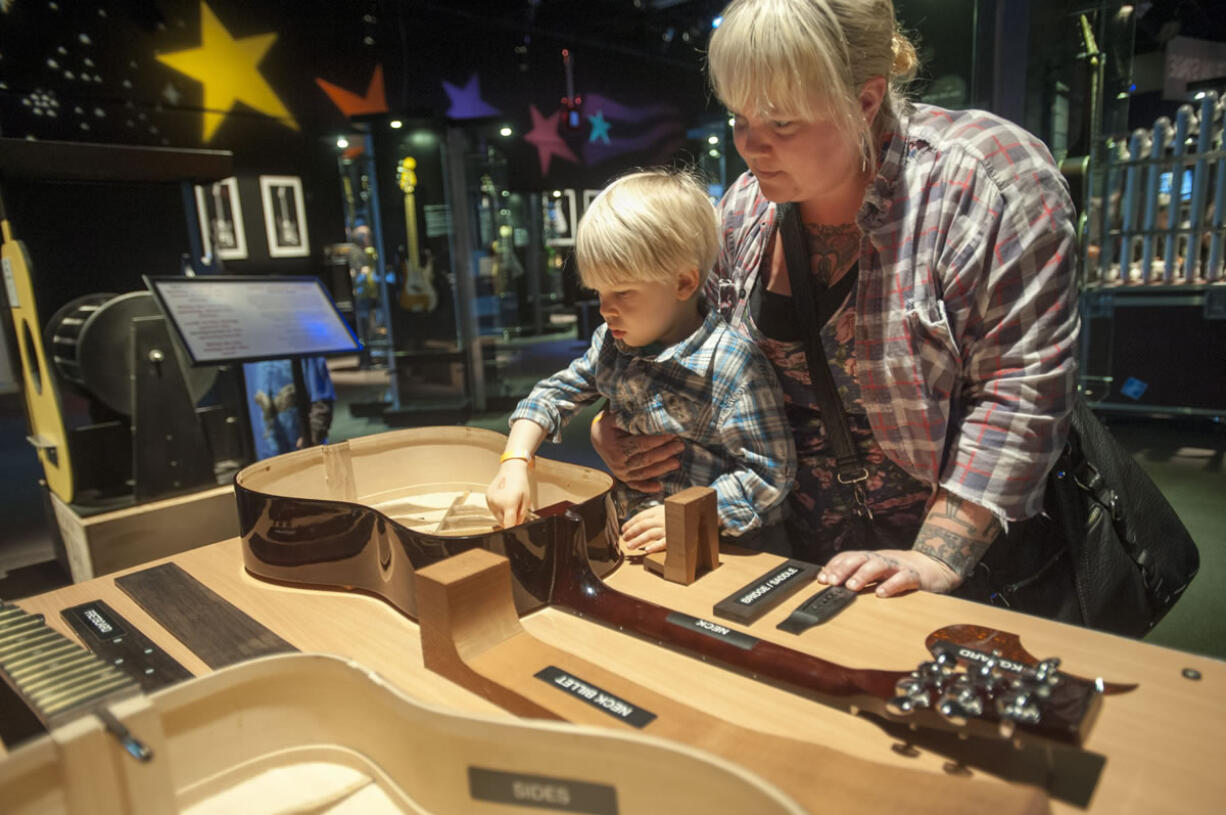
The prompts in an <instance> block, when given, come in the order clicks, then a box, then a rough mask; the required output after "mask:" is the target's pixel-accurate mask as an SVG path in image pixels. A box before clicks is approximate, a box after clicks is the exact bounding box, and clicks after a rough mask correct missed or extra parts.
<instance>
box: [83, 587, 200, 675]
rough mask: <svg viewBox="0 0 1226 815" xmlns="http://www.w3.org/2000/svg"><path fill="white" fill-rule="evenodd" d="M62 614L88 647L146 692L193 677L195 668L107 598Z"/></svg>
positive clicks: (84, 604)
mask: <svg viewBox="0 0 1226 815" xmlns="http://www.w3.org/2000/svg"><path fill="white" fill-rule="evenodd" d="M60 616H61V617H63V618H64V621H65V622H67V623H68V624H69V625H70V626H72V628H73V630H74V631H76V632H77V633H78V634H80V635H81V641H82V642H84V643H85V647H86V648H88V649H89V650H91V651H93V652H94V653H95V654H97V655H98V656H99V657H101V658H102V659H103V660H104V661H105V662H109V663H110V664H111V665H114V666H115V667H116V668H118V669H119V670H121V671H123V672H124V673H125V674H127V675H128V676H130V677H131V678H132V679H135V680H136V681H137V682H139V683H140V687H141V690H143V691H144V692H145V693H153V692H154V691H155V690H158V689H159V688H164V687H166V686H167V685H173V684H174V683H176V682H181V681H183V680H184V679H191V678H192V674H191V671H189V670H187V668H184V667H183V666H182V665H180V664H179V662H178V661H177V660H176V659H175V658H174V657H172V656H171V655H170V654H168V653H166V652H165V651H164V650H162V648H161V647H160V646H158V645H157V644H156V643H154V642H153V641H152V640H150V639H149V638H148V637H146V636H145V635H144V634H143V633H141V631H140V630H139V629H138V628H136V626H134V625H132V623H130V622H128V621H127V620H126V619H124V618H123V616H122V615H120V614H119V612H117V611H115V609H113V608H111V607H110V606H108V605H107V604H106V601H104V600H94V601H93V602H90V603H82V604H81V605H79V606H72V607H71V608H66V609H63V610H62V611H60Z"/></svg>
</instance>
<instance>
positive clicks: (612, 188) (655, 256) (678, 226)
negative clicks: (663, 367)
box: [575, 169, 719, 291]
mask: <svg viewBox="0 0 1226 815" xmlns="http://www.w3.org/2000/svg"><path fill="white" fill-rule="evenodd" d="M718 254H719V219H718V216H716V214H715V207H714V206H713V205H712V204H711V199H710V198H709V197H708V196H707V191H706V187H705V185H704V184H703V183H702V182H701V181H699V179H698V178H697V177H696V176H695V175H694V174H693V173H690V172H686V171H674V170H663V169H659V170H640V171H638V172H635V173H631V174H629V175H625V176H622V177H621V178H619V179H617V180H616V181H614V182H613V183H612V184H610V185H609V186H607V187H605V189H604V190H603V191H602V192H601V193H600V195H598V196H596V199H595V200H594V201H592V203H591V205H590V206H589V207H588V208H587V212H586V213H584V215H583V218H582V219H581V220H580V221H579V228H578V230H577V231H576V233H575V260H576V262H577V263H578V264H579V279H580V280H581V281H582V282H583V285H584V286H586V287H588V288H596V287H598V286H602V285H603V286H610V285H614V284H618V283H627V282H633V281H656V282H661V283H671V282H672V281H674V280H675V279H676V276H677V272H678V271H680V270H681V269H682V268H690V267H694V268H697V269H698V276H699V290H700V291H701V284H702V283H703V282H705V281H706V279H707V273H708V272H709V271H710V270H711V266H712V265H713V264H714V263H715V258H716V255H718Z"/></svg>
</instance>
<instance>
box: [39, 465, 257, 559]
mask: <svg viewBox="0 0 1226 815" xmlns="http://www.w3.org/2000/svg"><path fill="white" fill-rule="evenodd" d="M51 505H52V508H53V509H54V511H55V521H56V524H57V525H58V526H59V529H60V535H61V537H62V538H63V540H64V549H65V553H66V557H67V560H68V563H67V564H66V566H67V568H68V570H69V572H70V573H71V574H72V580H73V582H74V583H79V582H81V581H82V580H89V579H90V578H92V577H96V576H97V575H102V574H106V573H108V572H113V571H116V570H118V569H123V568H126V567H128V566H135V565H136V564H138V563H144V562H146V561H149V560H153V559H155V558H160V557H165V556H167V555H173V554H177V553H179V552H184V551H187V550H188V549H195V548H196V547H197V546H204V545H205V544H208V543H214V542H216V541H219V540H225V539H227V538H232V537H234V536H236V535H237V534H238V510H237V507H236V504H235V502H234V488H233V487H232V486H229V485H225V486H220V487H212V488H210V489H207V490H201V491H199V492H193V493H189V494H187V495H176V496H175V497H173V498H165V499H163V500H161V501H151V502H149V503H145V504H138V505H136V506H132V507H124V508H123V509H117V510H112V511H110V512H102V513H98V514H96V515H85V516H82V515H81V514H79V513H78V511H77V509H76V508H75V507H73V506H72V505H71V504H66V503H64V501H62V500H61V499H60V497H59V496H58V495H56V494H55V493H51Z"/></svg>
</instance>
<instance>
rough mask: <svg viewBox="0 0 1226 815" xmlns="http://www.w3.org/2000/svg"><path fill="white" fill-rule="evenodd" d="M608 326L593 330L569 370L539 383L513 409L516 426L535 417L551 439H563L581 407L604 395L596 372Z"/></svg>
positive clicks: (535, 420) (557, 440)
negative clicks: (568, 425) (520, 421)
mask: <svg viewBox="0 0 1226 815" xmlns="http://www.w3.org/2000/svg"><path fill="white" fill-rule="evenodd" d="M606 334H608V326H606V325H600V326H599V327H597V329H596V331H595V332H594V333H593V334H592V344H591V345H590V346H588V349H587V352H586V353H585V354H584V355H583V356H581V357H579V358H578V359H576V360H575V361H574V362H572V363H571V364H570V365H569V366H568V367H567V368H566V369H565V370H562V371H558V372H557V373H556V374H554V375H553V376H550V377H547V378H545V379H542V380H541V381H540V382H538V383H536V387H534V388H533V389H532V392H531V393H529V394H528V395H527V396H526V397H524V399H523V401H521V402H520V403H519V404H518V405H517V406H516V407H515V410H514V411H513V412H512V413H511V418H510V422H511V425H512V426H514V424H515V422H516V421H518V420H520V419H531V420H532V421H534V422H536V423H537V424H538V425H540V426H541V427H543V428H544V429H545V435H546V436H547V437H548V438H549V440H550V441H553V442H559V441H561V440H562V426H563V425H565V424H566V423H567V422H568V421H570V419H571V417H573V416H574V415H575V414H576V413H578V412H579V410H580V408H582V407H583V406H584V405H587V404H589V403H591V402H594V401H595V400H596V399H598V398H599V397H600V391H599V390H598V389H597V387H596V372H597V370H598V369H599V367H600V365H601V359H600V357H601V350H602V349H603V348H604V345H605V336H606Z"/></svg>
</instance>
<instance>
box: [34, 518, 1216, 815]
mask: <svg viewBox="0 0 1226 815" xmlns="http://www.w3.org/2000/svg"><path fill="white" fill-rule="evenodd" d="M173 559H174V561H175V562H177V563H179V564H180V565H181V566H182V567H183V568H184V569H186V570H187V571H188V572H190V573H191V574H193V575H194V576H196V577H197V578H198V579H199V580H201V581H202V582H203V583H205V584H206V585H207V586H209V587H210V588H212V589H213V590H214V591H216V592H217V593H218V594H220V595H221V596H223V597H224V598H226V599H227V600H229V601H230V602H232V603H234V604H235V605H236V606H238V607H239V608H241V609H243V610H244V611H246V612H247V613H248V614H250V615H251V616H252V617H254V618H255V619H257V620H258V621H260V622H261V623H263V624H264V625H266V626H268V627H269V628H271V629H272V630H273V631H275V632H277V633H278V634H279V635H281V636H282V637H284V638H285V639H286V640H288V641H289V642H290V643H291V644H293V645H294V646H295V647H297V648H299V649H300V650H302V651H305V652H321V653H330V654H336V655H341V656H346V657H350V658H353V659H356V660H358V661H359V662H361V663H362V664H364V665H366V666H367V667H369V668H371V669H372V670H374V671H376V672H377V673H379V674H381V675H382V676H384V677H386V678H387V679H388V680H389V681H391V682H392V683H393V684H395V685H396V686H398V687H400V688H402V689H403V690H404V691H405V692H406V693H408V694H409V695H410V696H413V697H415V698H418V699H421V700H423V701H425V702H427V703H430V704H437V705H442V706H444V707H453V708H456V709H460V710H469V711H477V712H483V713H487V714H490V715H493V716H495V717H506V716H508V715H509V714H507V713H505V712H504V711H502V710H501V709H499V708H498V707H497V706H495V705H493V704H492V703H490V702H488V701H487V700H485V699H483V698H481V697H479V696H477V695H476V694H474V693H471V692H469V691H467V690H464V689H463V688H461V687H460V686H458V685H456V684H454V683H452V682H449V681H447V680H445V679H443V678H442V677H440V676H438V675H437V674H434V673H433V672H431V671H428V670H427V669H426V668H425V667H424V665H423V662H422V654H421V639H420V636H419V633H418V628H417V625H416V624H415V623H414V622H412V621H411V620H408V619H407V618H405V617H404V616H402V615H401V614H399V613H398V612H396V611H395V610H393V609H392V608H391V607H390V606H388V605H387V604H386V603H384V602H382V601H381V600H378V599H375V598H373V597H369V596H362V595H357V594H352V593H345V592H339V591H322V590H309V589H301V588H295V587H288V586H280V585H273V584H270V583H267V582H263V581H260V580H257V579H256V578H253V577H251V576H250V575H248V574H247V573H246V572H245V571H244V569H243V567H242V558H241V553H240V548H239V542H238V541H237V540H229V541H224V542H222V543H218V544H214V545H211V546H207V547H203V548H200V549H195V550H192V551H190V552H184V553H182V554H179V555H176V556H174V558H173ZM721 561H722V565H721V566H720V568H718V569H716V570H715V571H713V572H710V573H708V574H706V575H703V576H702V577H700V578H699V579H698V580H697V581H696V582H695V583H694V584H693V585H691V586H682V585H679V584H674V583H670V582H668V581H665V580H663V579H661V578H659V577H657V576H655V575H651V574H648V573H646V572H645V571H644V570H643V569H642V567H640V566H623V567H622V568H620V569H618V570H617V571H616V572H614V573H613V574H612V575H610V576H609V578H608V579H607V582H608V583H609V584H610V585H611V586H613V587H614V588H616V589H618V590H620V591H624V592H627V593H630V594H635V595H638V596H641V597H643V598H645V599H648V600H651V601H652V602H655V603H659V604H661V605H664V606H667V607H669V608H673V609H676V610H678V611H682V612H685V613H688V614H692V615H694V616H699V617H704V618H708V619H709V618H710V617H711V608H712V606H713V605H714V603H716V602H718V601H719V600H720V599H722V598H723V597H725V596H727V595H728V594H729V593H730V592H732V591H734V590H736V589H738V588H740V587H741V586H743V585H744V584H745V583H747V582H749V581H751V580H752V579H754V578H756V577H757V576H758V575H760V574H762V573H763V572H766V571H768V570H769V569H770V568H771V567H773V566H775V565H777V564H778V563H781V562H782V559H781V558H777V557H775V556H772V555H766V554H748V553H744V552H738V551H736V550H730V549H727V548H725V549H724V550H723V551H722V552H721ZM402 578H403V579H408V575H403V576H401V575H396V576H395V577H394V579H402ZM817 588H818V587H817V585H816V584H814V586H813V589H812V590H805V591H802V592H800V593H799V594H798V595H796V597H794V598H792V599H791V600H789V601H788V602H786V603H784V604H783V605H781V606H780V607H779V608H776V609H774V610H773V611H771V612H769V613H767V614H766V615H765V616H764V617H763V618H762V619H761V620H759V621H758V622H756V623H754V624H753V625H752V626H739V625H737V624H735V623H730V622H728V621H726V620H721V621H720V622H721V624H724V625H729V626H731V627H733V628H737V629H738V630H743V631H746V632H748V633H751V634H753V635H754V636H757V637H761V638H763V639H769V640H773V641H776V642H779V643H781V644H785V645H789V646H791V647H795V648H799V649H801V650H804V651H808V652H810V653H813V654H815V655H817V656H820V657H823V658H826V659H830V660H833V661H836V662H839V663H841V664H844V665H847V666H851V667H866V668H883V669H901V668H907V667H913V666H914V665H915V664H916V663H918V662H919V661H920V660H922V659H924V658H926V656H927V653H926V651H925V648H924V638H925V637H926V636H927V635H928V633H930V632H932V631H934V630H936V629H938V628H941V627H943V626H946V625H951V624H956V623H974V624H980V625H986V626H995V627H998V628H1001V629H1004V630H1008V631H1012V632H1015V633H1017V634H1019V635H1020V636H1021V641H1022V644H1023V645H1024V646H1025V647H1026V648H1027V649H1028V650H1029V651H1030V652H1031V653H1033V654H1035V655H1036V656H1038V657H1048V656H1059V657H1060V658H1061V659H1063V660H1064V665H1063V667H1064V669H1066V670H1068V671H1070V672H1072V673H1077V674H1081V675H1085V676H1099V675H1101V676H1103V677H1104V679H1106V680H1108V681H1113V682H1136V683H1139V687H1138V689H1137V690H1135V691H1133V692H1131V693H1128V694H1124V695H1119V696H1109V697H1108V698H1107V699H1106V700H1105V703H1104V705H1103V710H1102V713H1101V715H1100V716H1099V720H1098V723H1097V725H1096V726H1095V728H1094V730H1093V731H1092V732H1091V734H1090V737H1089V739H1088V741H1087V744H1086V747H1087V751H1088V752H1086V753H1084V754H1079V753H1076V752H1074V751H1057V752H1056V753H1054V754H1053V755H1052V756H1050V757H1049V756H1047V755H1046V754H1045V753H1043V752H1042V751H1035V750H1027V751H1025V752H1023V753H1017V754H1012V753H1011V752H1010V750H1009V749H1008V748H1007V747H1005V746H1000V745H997V746H992V745H983V744H978V743H976V744H972V745H970V746H969V747H966V748H964V753H965V752H970V753H971V755H969V756H967V755H964V756H963V757H964V758H965V759H966V760H967V761H968V762H974V761H980V762H982V763H988V764H991V763H992V762H993V761H1000V760H1003V761H1005V762H1007V764H1008V765H1009V767H1010V769H1011V770H1012V773H1013V774H1014V775H1017V776H1019V777H1021V778H1023V780H1027V779H1030V780H1033V779H1034V778H1040V779H1041V778H1042V777H1043V776H1044V775H1046V774H1049V773H1054V774H1055V775H1056V776H1057V777H1058V778H1057V781H1058V782H1059V783H1060V784H1062V785H1063V787H1062V788H1061V789H1062V790H1063V795H1064V798H1063V799H1060V798H1057V799H1055V800H1053V802H1052V806H1053V810H1054V811H1056V812H1081V811H1086V810H1085V808H1083V807H1081V806H1075V805H1073V804H1070V803H1068V801H1069V800H1074V801H1075V800H1078V796H1079V795H1080V796H1082V797H1083V798H1085V799H1086V801H1087V802H1088V810H1089V811H1091V812H1094V813H1107V814H1109V815H1114V814H1115V813H1146V814H1147V815H1148V813H1153V812H1204V811H1213V810H1215V809H1216V807H1217V805H1218V802H1219V801H1220V800H1222V799H1224V798H1226V773H1222V772H1220V770H1219V767H1218V765H1219V763H1220V762H1219V759H1218V756H1220V755H1221V748H1220V747H1219V741H1218V739H1219V734H1220V733H1221V732H1223V731H1224V730H1226V663H1222V662H1220V661H1218V660H1213V659H1210V658H1207V657H1199V656H1194V655H1191V654H1186V653H1183V652H1179V651H1173V650H1170V649H1164V648H1160V647H1157V646H1151V645H1146V644H1144V643H1140V642H1136V641H1132V640H1127V639H1123V638H1120V637H1115V636H1110V635H1106V634H1098V633H1095V632H1089V631H1085V630H1082V629H1078V628H1074V627H1071V626H1065V625H1060V624H1057V623H1052V622H1048V621H1046V620H1040V619H1037V618H1031V617H1026V616H1022V615H1018V614H1014V613H1012V612H1008V611H1004V610H1000V609H995V608H990V607H987V606H981V605H977V604H972V603H967V602H964V601H961V600H957V599H955V598H949V597H941V596H936V595H929V594H920V593H917V594H912V595H909V596H906V597H901V598H893V599H889V600H880V599H878V598H876V597H873V596H871V595H866V596H861V597H859V598H858V599H857V600H856V601H855V602H854V603H853V604H852V605H851V606H850V607H849V608H848V609H847V610H845V611H844V612H843V613H842V614H840V615H839V616H838V617H837V618H836V619H835V620H834V621H832V622H831V623H828V624H826V625H822V626H818V627H816V628H813V629H810V630H809V631H808V632H806V633H805V634H803V635H802V636H799V637H796V636H792V635H790V634H787V633H785V632H782V631H778V630H777V629H775V625H776V624H777V623H778V622H780V621H781V620H783V619H784V618H786V616H787V614H788V613H789V612H790V611H791V609H792V608H793V607H794V606H795V605H798V604H799V603H800V602H801V601H802V600H803V599H805V598H807V597H808V596H809V595H810V594H811V593H812V591H816V590H817ZM99 597H101V598H102V599H105V600H106V601H107V602H108V603H109V604H111V606H112V607H113V608H114V609H115V610H116V611H118V612H119V613H120V614H122V615H123V616H124V617H126V618H127V619H128V620H130V621H131V622H132V623H133V624H134V625H136V626H137V627H138V628H140V629H141V630H142V631H144V632H145V633H146V634H147V635H148V636H149V637H150V638H151V639H153V640H154V641H155V642H157V643H158V644H159V645H161V646H162V647H163V648H165V649H166V650H167V651H168V652H169V653H170V654H171V655H172V656H174V657H175V658H176V659H178V660H179V661H180V662H181V663H182V664H183V665H184V666H185V667H186V668H188V670H190V671H192V672H193V673H196V674H199V673H202V672H204V671H206V670H207V668H206V667H205V666H204V664H203V663H201V662H200V660H199V659H197V658H196V657H195V656H194V655H192V654H191V653H189V652H187V650H186V649H185V648H183V646H182V645H181V644H179V643H178V642H177V641H176V640H174V639H173V638H171V637H170V636H169V635H168V634H167V633H166V632H165V631H164V630H162V629H161V628H160V626H158V625H157V624H156V623H155V622H153V621H152V620H151V619H150V618H149V617H148V616H147V615H145V614H144V612H143V611H141V610H140V609H139V608H138V607H137V606H136V605H135V604H134V603H132V602H131V601H130V600H128V598H127V597H126V596H125V595H124V594H123V593H122V592H120V591H118V590H117V589H116V588H115V586H114V585H113V582H112V580H111V579H110V578H107V577H104V578H100V579H96V580H93V581H89V582H87V583H82V584H78V585H74V586H69V587H66V588H64V589H60V590H57V591H55V592H50V593H47V594H43V595H39V596H37V597H33V598H29V599H27V600H22V601H20V603H19V604H20V605H22V606H24V607H26V608H27V609H30V610H32V611H41V612H43V613H45V614H46V615H47V618H48V622H49V623H50V624H52V625H54V626H56V627H57V628H59V629H60V630H62V631H64V632H65V633H66V634H68V635H69V636H74V635H73V633H72V632H71V631H70V629H69V628H68V627H67V626H66V625H65V624H64V623H63V622H62V621H61V620H60V618H59V609H61V608H64V607H66V606H70V605H75V604H78V603H82V602H86V601H88V600H93V599H96V598H99ZM522 625H523V627H524V629H525V630H526V631H527V632H528V633H530V634H531V635H532V636H534V637H536V638H537V639H540V640H542V641H544V642H547V643H550V644H551V645H554V646H556V647H558V648H560V649H562V650H564V651H567V652H569V653H571V654H573V655H575V656H576V657H578V658H581V659H585V660H587V661H589V662H592V663H595V664H597V665H601V666H603V667H604V668H606V669H608V670H610V671H614V672H616V673H618V674H620V675H623V676H625V677H626V678H628V679H630V680H632V681H634V682H636V683H638V684H641V685H644V686H646V687H650V688H653V689H655V690H657V691H659V692H660V693H662V694H664V695H666V696H669V697H671V698H675V699H680V700H684V701H685V702H686V704H689V705H692V706H694V707H698V708H700V709H703V710H706V711H708V712H710V713H712V714H714V715H717V716H720V717H723V718H726V719H727V720H728V721H730V722H732V723H734V724H737V725H739V726H743V727H749V728H752V729H756V730H761V731H763V732H767V733H774V734H778V735H781V736H786V737H791V738H798V739H803V740H807V741H812V742H814V743H817V744H825V745H831V746H835V747H837V748H838V749H839V750H841V751H843V752H847V753H849V754H851V755H855V756H859V757H861V758H866V759H870V760H873V761H877V762H881V763H883V764H889V765H894V766H902V767H913V768H919V769H924V770H927V771H931V772H944V771H945V770H944V768H945V765H946V764H947V762H948V761H949V758H948V756H947V755H945V754H943V753H942V752H939V751H938V748H940V749H941V750H947V751H950V752H955V753H956V752H957V748H958V745H957V744H950V743H949V740H948V739H946V740H943V741H942V740H939V739H938V740H936V741H935V743H932V744H928V743H926V742H923V741H918V742H917V743H916V749H915V750H914V751H913V752H915V755H914V756H913V757H911V756H907V755H903V754H901V753H900V752H896V751H895V750H894V749H892V747H894V746H898V745H899V744H900V741H899V739H898V738H897V737H896V736H895V735H894V734H892V733H888V732H886V730H884V729H883V728H882V727H880V726H879V725H878V724H877V723H874V722H873V721H870V720H868V719H865V718H861V717H855V716H851V715H848V714H847V713H846V712H844V711H840V710H836V709H834V708H830V707H826V706H823V705H820V704H817V703H815V702H813V701H811V700H808V699H805V698H802V697H800V696H798V695H796V694H793V693H790V692H787V691H784V690H781V689H778V688H775V687H771V686H769V685H766V684H763V683H761V682H757V681H755V680H753V679H752V678H750V677H745V676H740V675H738V674H735V673H732V672H730V671H726V670H723V669H720V668H716V667H714V666H711V665H707V664H704V663H702V662H700V661H698V660H695V659H692V658H689V657H686V656H682V655H679V654H676V653H673V652H671V651H668V650H667V649H664V648H661V647H660V646H658V645H656V644H654V643H650V642H645V641H641V640H638V639H635V638H632V637H629V636H627V635H625V634H622V633H619V632H617V631H615V630H612V629H608V628H605V627H602V626H599V625H596V624H594V623H592V622H590V621H588V620H584V619H580V618H578V617H576V616H573V615H570V614H567V613H565V612H561V611H558V610H556V609H543V610H541V611H538V612H536V613H533V614H531V615H529V616H527V617H525V618H524V619H523V621H522ZM74 638H75V636H74ZM1184 668H1191V669H1194V670H1196V671H1197V672H1199V674H1200V676H1201V678H1200V679H1199V680H1190V679H1186V678H1184V677H1183V675H1182V673H1181V672H1182V671H1183V669H1184ZM1096 757H1098V758H1105V762H1102V761H1098V762H1097V763H1100V764H1102V766H1101V767H1097V768H1096V767H1095V766H1094V765H1095V763H1096ZM1049 758H1050V761H1051V764H1050V765H1049V763H1048V762H1049ZM955 769H958V768H955ZM970 772H971V773H972V774H973V775H975V776H985V777H986V776H990V775H991V773H988V772H986V771H983V770H980V769H977V768H975V767H973V766H972V768H971V769H970ZM1096 774H1097V775H1096ZM1070 776H1071V777H1070ZM1087 778H1088V779H1089V781H1087V780H1086V779H1087ZM1090 782H1093V783H1090Z"/></svg>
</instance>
